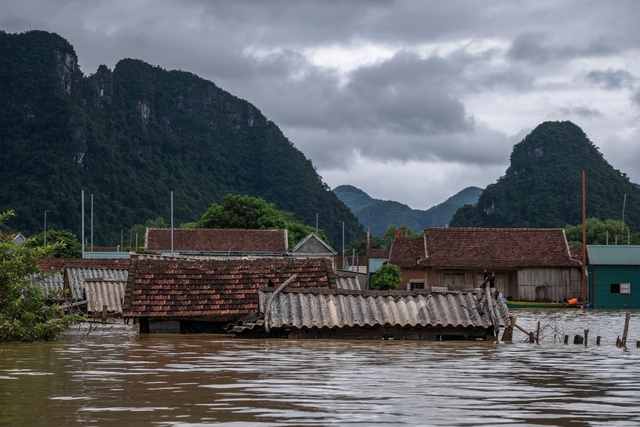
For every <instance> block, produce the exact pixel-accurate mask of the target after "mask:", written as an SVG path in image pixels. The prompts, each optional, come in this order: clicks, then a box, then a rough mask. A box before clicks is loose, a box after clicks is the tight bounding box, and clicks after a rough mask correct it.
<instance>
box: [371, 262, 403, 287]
mask: <svg viewBox="0 0 640 427" xmlns="http://www.w3.org/2000/svg"><path fill="white" fill-rule="evenodd" d="M401 280H402V276H401V275H400V267H398V266H397V265H394V264H389V263H386V264H384V265H383V266H382V267H380V268H379V269H378V271H376V272H375V274H373V276H371V289H374V290H376V291H384V290H388V289H397V288H398V283H400V281H401Z"/></svg>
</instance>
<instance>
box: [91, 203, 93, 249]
mask: <svg viewBox="0 0 640 427" xmlns="http://www.w3.org/2000/svg"><path fill="white" fill-rule="evenodd" d="M91 252H93V194H92V195H91Z"/></svg>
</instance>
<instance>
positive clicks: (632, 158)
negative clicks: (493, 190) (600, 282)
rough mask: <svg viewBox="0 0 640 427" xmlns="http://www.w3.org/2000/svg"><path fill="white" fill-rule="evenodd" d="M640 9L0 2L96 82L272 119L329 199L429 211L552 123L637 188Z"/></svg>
mask: <svg viewBox="0 0 640 427" xmlns="http://www.w3.org/2000/svg"><path fill="white" fill-rule="evenodd" d="M639 18H640V1H638V0H627V1H625V0H603V1H590V0H581V1H573V0H532V1H513V0H505V1H499V0H486V1H483V0H468V1H455V0H447V1H445V0H442V1H416V0H407V1H384V0H362V1H358V0H350V1H343V0H340V1H338V0H335V1H329V0H325V1H308V0H307V1H274V0H270V1H265V0H255V1H242V0H233V1H231V0H230V1H211V0H92V1H82V0H75V1H72V0H17V1H13V0H0V29H2V30H4V31H6V32H10V33H15V32H23V31H27V30H34V29H39V30H47V31H51V32H55V33H57V34H60V35H61V36H63V37H64V38H66V39H67V40H68V41H69V42H70V43H71V44H72V45H73V46H74V48H75V50H76V52H77V54H78V57H79V63H80V67H81V70H82V71H83V73H84V74H85V75H89V74H93V73H95V72H96V70H97V68H98V66H99V65H100V64H105V65H106V66H107V67H109V68H110V69H112V70H113V68H114V67H115V65H116V63H117V62H118V61H119V60H121V59H123V58H136V59H141V60H143V61H146V62H148V63H150V64H152V65H157V66H160V67H162V68H165V69H168V70H173V69H180V70H184V71H189V72H192V73H194V74H197V75H198V76H200V77H203V78H205V79H207V80H210V81H213V82H214V83H215V84H216V85H218V86H219V87H221V88H223V89H225V90H226V91H228V92H230V93H231V94H233V95H236V96H238V97H240V98H243V99H245V100H247V101H249V102H251V103H252V104H254V105H255V106H256V107H258V108H259V109H260V110H261V111H262V113H263V114H264V115H266V116H267V117H268V118H269V119H271V120H272V121H274V122H275V123H276V124H277V125H278V126H279V127H280V128H281V129H282V131H283V132H284V134H285V135H286V136H287V137H288V138H289V139H290V140H291V142H292V143H293V144H294V145H295V146H296V147H298V148H299V149H300V150H301V151H302V152H303V153H304V154H305V155H306V156H307V157H308V158H310V159H311V160H312V162H313V164H314V165H315V166H316V167H317V169H318V172H319V174H320V175H321V176H322V177H323V180H324V181H325V182H326V183H327V184H329V186H331V187H332V188H335V187H337V186H338V185H342V184H350V185H354V186H356V187H358V188H361V189H362V190H364V191H365V192H367V193H368V194H369V195H370V196H372V197H374V198H379V199H385V200H396V201H399V202H402V203H405V204H407V205H409V206H411V207H412V208H414V209H428V208H430V207H431V206H434V205H436V204H438V203H441V202H443V201H444V200H445V199H447V198H448V197H450V196H452V195H454V194H455V193H457V192H458V191H460V190H462V189H464V188H466V187H468V186H478V187H481V188H484V187H486V186H487V185H488V184H491V183H493V182H495V181H496V180H497V179H498V178H499V177H500V176H502V175H504V172H505V170H506V168H507V167H508V164H509V156H510V154H511V151H512V147H513V145H514V144H516V143H517V142H519V141H521V140H522V139H523V138H524V136H526V135H527V134H528V133H529V132H530V131H531V130H533V128H535V127H536V126H537V125H539V124H540V123H542V122H544V121H548V120H570V121H572V122H574V123H575V124H577V125H578V126H580V127H581V128H582V129H583V130H584V131H585V133H586V134H587V136H588V137H589V139H590V140H591V141H592V142H593V143H594V144H595V145H596V146H598V147H599V148H600V150H601V151H602V153H603V154H604V157H605V158H606V159H607V160H608V161H609V163H611V164H612V165H613V167H615V168H616V169H619V170H621V171H623V172H626V173H627V174H628V175H629V177H630V178H631V180H632V181H633V182H640V130H639V123H640V122H639V120H638V119H639V116H640V23H639Z"/></svg>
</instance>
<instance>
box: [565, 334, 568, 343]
mask: <svg viewBox="0 0 640 427" xmlns="http://www.w3.org/2000/svg"><path fill="white" fill-rule="evenodd" d="M564 343H565V344H569V335H565V336H564Z"/></svg>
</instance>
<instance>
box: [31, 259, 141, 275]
mask: <svg viewBox="0 0 640 427" xmlns="http://www.w3.org/2000/svg"><path fill="white" fill-rule="evenodd" d="M129 263H130V260H129V259H125V258H117V259H109V258H100V259H93V258H91V259H89V258H43V259H41V260H40V261H38V265H40V268H41V269H42V270H43V271H52V272H53V271H62V270H64V269H65V268H67V267H77V268H104V269H114V268H118V269H119V268H129Z"/></svg>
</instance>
